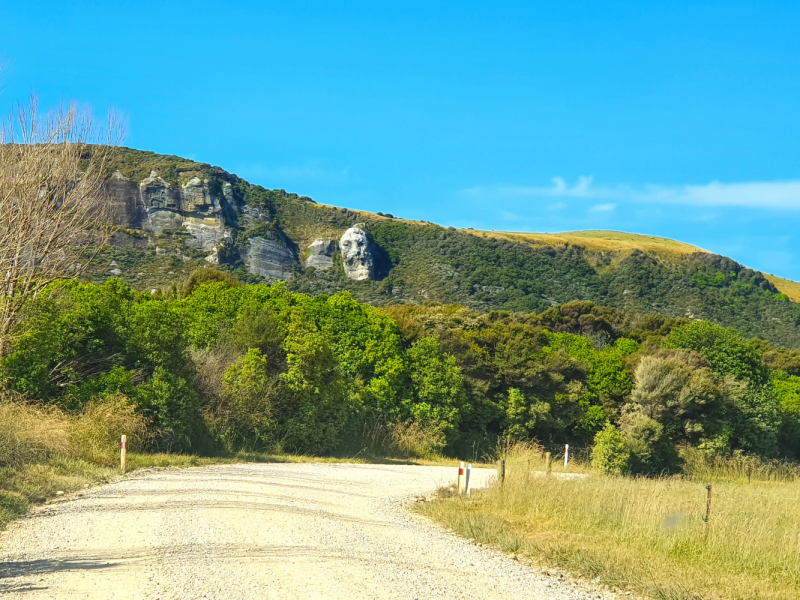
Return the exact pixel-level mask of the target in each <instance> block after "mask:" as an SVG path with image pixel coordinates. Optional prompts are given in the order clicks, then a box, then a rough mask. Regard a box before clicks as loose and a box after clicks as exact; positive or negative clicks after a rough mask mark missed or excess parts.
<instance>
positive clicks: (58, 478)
mask: <svg viewBox="0 0 800 600" xmlns="http://www.w3.org/2000/svg"><path fill="white" fill-rule="evenodd" d="M123 432H124V433H126V435H128V436H129V439H130V440H131V442H132V443H133V446H134V449H135V447H136V446H137V445H138V444H141V442H142V441H143V440H144V438H145V436H146V434H147V423H146V422H145V420H144V419H143V418H142V416H141V415H138V414H137V413H136V412H135V411H134V408H133V407H132V406H131V405H130V404H129V403H128V402H127V400H126V399H125V398H124V397H122V396H119V397H113V398H109V399H105V400H102V401H101V400H95V401H92V402H90V403H89V404H88V405H87V406H86V407H85V409H84V410H83V411H82V412H81V413H80V414H75V415H72V414H67V413H64V412H63V411H61V410H59V409H58V408H56V407H54V406H42V405H33V404H27V403H25V402H24V401H23V400H22V399H21V398H18V397H14V398H11V397H9V396H5V397H3V398H2V399H1V400H0V528H1V527H3V526H4V525H5V524H6V523H7V522H8V521H9V520H11V519H13V518H14V517H15V516H17V515H19V514H21V513H23V512H25V511H26V510H27V509H28V506H29V505H31V504H34V503H37V502H43V501H45V500H46V499H47V498H48V497H51V496H53V495H55V494H56V493H57V492H65V493H66V492H70V491H73V490H76V489H79V488H81V487H83V486H84V485H86V484H92V483H96V482H98V481H105V480H108V479H109V478H110V477H112V476H113V475H114V474H115V473H116V472H117V471H116V470H115V469H112V468H111V467H113V466H114V464H115V463H116V461H117V460H119V459H118V448H119V435H120V434H121V433H123Z"/></svg>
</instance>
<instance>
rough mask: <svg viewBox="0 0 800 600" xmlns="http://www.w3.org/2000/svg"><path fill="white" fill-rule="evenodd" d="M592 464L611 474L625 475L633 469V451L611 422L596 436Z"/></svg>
mask: <svg viewBox="0 0 800 600" xmlns="http://www.w3.org/2000/svg"><path fill="white" fill-rule="evenodd" d="M592 466H593V467H594V468H595V469H598V470H600V471H602V472H604V473H607V474H609V475H624V474H625V473H628V471H630V469H631V452H630V450H629V449H628V446H627V445H626V444H625V440H624V439H623V437H622V434H621V433H620V432H619V430H617V428H616V427H614V425H612V424H611V423H606V425H605V427H604V428H603V429H602V431H598V432H597V435H595V436H594V448H593V449H592Z"/></svg>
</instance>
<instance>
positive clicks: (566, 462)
mask: <svg viewBox="0 0 800 600" xmlns="http://www.w3.org/2000/svg"><path fill="white" fill-rule="evenodd" d="M568 464H569V444H566V445H565V446H564V468H565V469H566V468H567V465H568Z"/></svg>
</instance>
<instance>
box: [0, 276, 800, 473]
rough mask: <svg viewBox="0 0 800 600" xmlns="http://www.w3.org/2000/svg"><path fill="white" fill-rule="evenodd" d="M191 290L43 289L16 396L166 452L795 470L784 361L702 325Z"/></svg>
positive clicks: (15, 380)
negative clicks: (105, 422) (580, 453)
mask: <svg viewBox="0 0 800 600" xmlns="http://www.w3.org/2000/svg"><path fill="white" fill-rule="evenodd" d="M204 282H205V283H204ZM190 283H191V285H185V286H182V287H181V289H182V290H184V293H185V294H186V295H185V296H184V295H183V294H178V293H174V294H167V295H158V294H156V295H151V294H149V293H146V294H140V293H137V292H134V291H132V290H131V289H130V288H128V287H127V286H126V285H124V284H123V283H122V282H121V281H119V280H109V281H107V282H106V283H104V284H102V285H94V284H81V283H77V282H74V281H69V282H63V283H58V284H54V285H52V286H50V287H49V288H48V289H47V290H46V291H45V292H44V293H43V294H41V295H40V297H39V298H38V299H37V300H36V301H35V302H33V303H32V304H31V305H30V307H29V309H28V312H27V313H26V315H25V318H24V319H23V320H22V321H21V322H20V324H19V326H18V327H17V328H16V330H15V331H14V338H13V346H12V348H11V352H10V353H9V354H7V355H6V356H5V357H3V358H2V359H1V360H0V373H2V377H3V378H4V380H5V382H6V385H7V386H8V387H9V388H11V389H12V390H13V391H15V392H17V393H19V394H24V395H25V396H26V397H27V399H28V401H30V402H34V403H38V405H39V406H41V407H42V410H46V408H45V407H46V406H52V405H55V406H57V407H59V408H60V409H61V410H66V411H74V412H75V413H76V414H80V413H81V412H84V413H86V414H89V413H91V414H101V413H102V410H100V409H99V408H98V407H100V406H108V405H109V404H108V403H112V404H113V403H116V404H114V406H116V407H117V408H118V409H120V410H118V411H117V412H119V413H120V414H128V413H131V414H133V413H132V412H131V411H133V412H135V414H136V415H138V417H140V418H141V419H142V421H141V422H142V423H145V422H146V423H147V424H148V427H149V433H148V435H146V436H142V441H143V443H145V444H147V445H149V446H150V447H152V448H161V449H166V450H178V449H183V450H186V449H191V450H194V451H205V450H208V449H210V447H209V444H211V445H213V446H215V447H216V448H218V449H225V450H228V451H235V450H238V449H257V450H283V451H290V452H300V453H312V454H326V453H335V452H344V451H347V452H358V451H360V450H363V449H365V448H366V449H370V450H372V451H388V452H401V453H405V454H408V455H417V456H430V455H434V454H437V453H449V454H453V455H461V456H467V455H469V456H475V457H479V456H482V455H485V454H487V453H491V452H492V451H493V449H494V448H495V447H496V444H497V443H498V441H500V440H505V441H514V442H516V441H519V442H529V441H534V440H536V441H538V442H540V443H542V444H544V445H545V446H548V447H552V448H555V447H560V446H561V445H562V444H564V443H570V444H573V445H577V446H581V445H584V446H585V445H591V444H592V443H594V444H596V448H595V462H596V463H597V465H598V466H599V468H601V469H603V470H605V471H608V472H623V471H628V470H630V471H633V472H639V473H661V472H672V471H677V470H679V469H680V468H681V458H680V451H681V448H683V447H693V448H698V449H700V450H701V451H703V452H706V453H707V454H708V455H709V456H711V455H716V456H725V455H729V454H732V453H737V452H739V453H745V454H752V455H760V456H763V457H773V456H785V457H797V456H798V453H799V452H800V448H799V447H798V442H797V439H798V435H797V434H798V432H799V431H800V408H799V407H800V377H798V376H796V375H790V374H789V373H787V372H786V371H784V370H780V369H773V368H771V367H770V366H769V365H768V364H767V363H766V362H765V359H764V358H763V357H764V356H769V357H771V358H770V360H772V361H773V364H780V365H783V366H786V367H787V368H792V367H791V365H792V364H793V362H792V361H793V360H794V358H793V356H790V355H781V354H780V353H779V352H778V351H776V350H774V349H772V348H771V347H770V346H769V345H768V344H765V343H763V342H757V343H756V342H748V341H745V340H743V339H742V337H741V336H740V335H739V334H738V333H736V332H735V331H734V330H731V329H725V328H722V327H720V326H718V325H713V324H711V323H707V322H687V321H680V320H672V321H670V320H668V319H665V318H663V317H647V316H645V317H630V316H626V315H624V314H622V313H620V312H619V311H615V310H613V309H607V308H602V307H597V306H594V305H592V304H591V303H586V302H574V303H570V304H567V305H563V306H560V307H556V308H553V309H548V310H547V311H545V312H544V313H542V314H535V313H510V312H502V311H494V312H491V313H489V314H484V315H482V314H479V313H477V312H473V311H471V310H469V309H466V308H463V307H458V306H447V305H436V304H428V305H425V306H420V305H403V306H394V307H390V308H387V309H385V310H383V309H378V308H374V307H372V306H369V305H366V304H362V303H359V302H357V301H356V300H355V299H354V298H353V297H352V296H351V295H349V294H348V293H338V294H334V295H330V296H328V295H324V294H322V295H317V296H313V297H312V296H308V295H305V294H298V293H293V292H291V291H290V290H289V288H288V286H286V285H283V284H277V285H273V286H267V285H241V284H240V283H239V282H237V281H235V280H232V279H230V278H227V277H217V276H216V275H214V273H213V272H209V271H207V270H206V271H204V272H202V273H200V274H199V275H198V276H197V277H195V278H193V279H192V280H191V282H190ZM179 296H183V297H179ZM123 405H124V406H123ZM120 407H122V408H125V410H122V409H121V408H120ZM126 407H127V408H126ZM98 411H99V412H98ZM125 411H128V412H127V413H126V412H125ZM109 427H110V428H111V429H114V427H113V426H111V425H110V426H109ZM111 429H109V431H110V430H111ZM115 435H116V434H115ZM4 443H5V442H4ZM9 443H10V442H9ZM91 446H92V444H91V443H88V444H87V447H89V450H87V451H89V452H91ZM95 462H96V461H95Z"/></svg>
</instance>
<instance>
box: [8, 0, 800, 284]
mask: <svg viewBox="0 0 800 600" xmlns="http://www.w3.org/2000/svg"><path fill="white" fill-rule="evenodd" d="M0 22H1V23H3V28H2V34H0V63H2V64H3V65H4V67H5V68H4V70H3V72H2V74H1V75H0V85H1V86H2V89H1V90H0V109H6V110H7V109H10V107H11V105H12V104H13V102H15V101H18V100H24V99H26V98H27V97H28V96H29V95H30V94H31V93H32V92H33V93H36V94H37V95H38V96H39V98H40V102H41V104H42V105H44V106H51V105H53V104H56V103H57V102H59V100H61V99H65V100H68V101H72V100H75V101H79V102H82V103H85V104H88V105H90V106H91V107H92V109H93V110H94V111H95V112H96V113H98V114H103V113H104V112H105V111H107V110H108V109H109V108H114V109H116V110H118V111H120V112H122V113H123V114H124V115H125V116H126V118H127V121H128V123H129V135H128V137H127V140H126V145H129V146H132V147H136V148H141V149H147V150H153V151H156V152H163V153H169V154H177V155H181V156H187V157H191V158H194V159H197V160H201V161H203V162H209V163H213V164H218V165H220V166H222V167H224V168H226V169H228V170H230V171H233V172H236V173H237V174H239V175H241V176H243V177H245V178H247V179H249V180H250V181H252V182H254V183H260V184H262V185H265V186H267V187H279V188H284V189H286V190H289V191H295V192H298V193H301V194H305V195H308V196H311V197H312V198H314V199H315V200H317V201H319V202H323V203H326V204H335V205H340V206H348V207H352V208H359V209H364V210H370V211H374V212H377V211H383V212H391V213H393V214H395V215H396V216H402V217H407V218H415V219H424V220H429V221H433V222H437V223H441V224H443V225H454V226H457V227H475V228H480V229H496V230H515V231H549V232H554V231H568V230H575V229H617V230H622V231H631V232H637V233H647V234H651V235H660V236H666V237H672V238H676V239H679V240H682V241H686V242H689V243H693V244H696V245H698V246H701V247H703V248H706V249H708V250H712V251H714V252H718V253H720V254H725V255H728V256H731V257H733V258H735V259H737V260H739V261H740V262H742V263H744V264H746V265H748V266H751V267H753V268H757V269H760V270H762V271H765V272H768V273H774V274H776V275H781V276H785V277H789V278H793V279H798V280H800V246H799V245H798V241H800V236H799V235H798V233H797V232H798V229H799V228H800V143H799V142H800V36H798V35H797V32H798V31H800V3H797V2H791V3H790V2H759V3H755V2H750V3H743V2H730V1H729V2H724V3H723V2H717V3H703V2H679V1H675V2H669V3H658V2H630V3H620V2H615V3H611V2H560V3H556V2H550V3H546V4H545V3H531V2H499V3H488V2H474V3H473V2H467V1H462V2H438V3H436V2H425V3H422V2H413V1H410V2H403V3H377V2H363V3H359V2H339V3H331V2H319V3H314V2H292V3H274V4H273V3H269V2H234V3H222V2H203V1H196V2H191V3H188V2H186V3H182V2H169V1H167V2H147V1H137V2H126V1H123V0H120V1H116V2H63V1H60V2H50V1H39V2H28V3H22V2H11V1H0Z"/></svg>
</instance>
